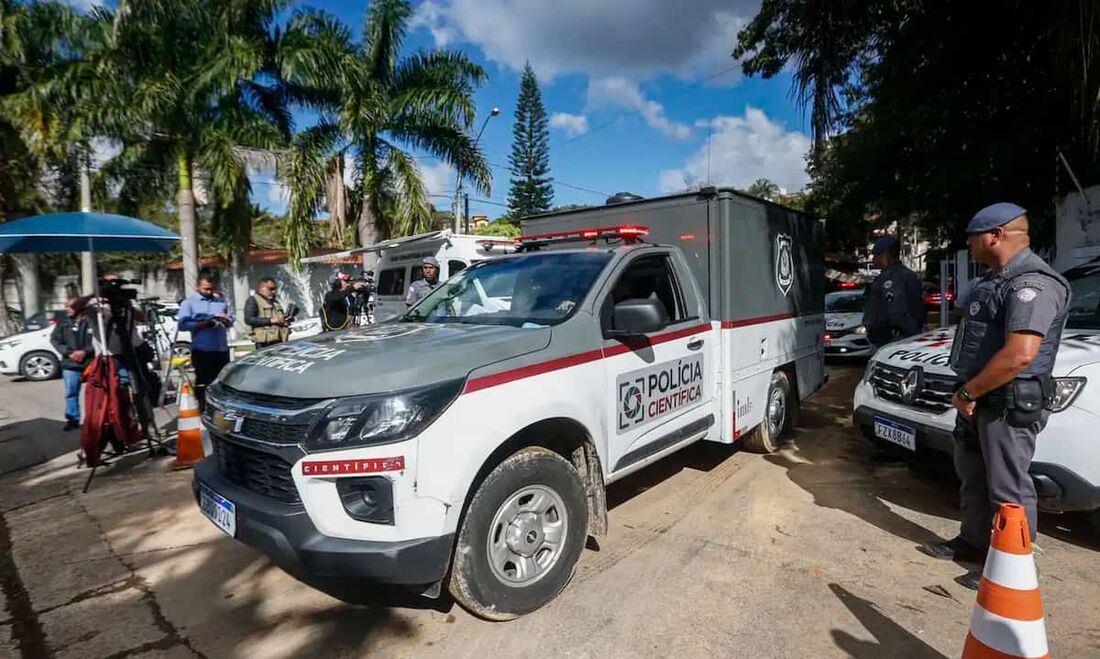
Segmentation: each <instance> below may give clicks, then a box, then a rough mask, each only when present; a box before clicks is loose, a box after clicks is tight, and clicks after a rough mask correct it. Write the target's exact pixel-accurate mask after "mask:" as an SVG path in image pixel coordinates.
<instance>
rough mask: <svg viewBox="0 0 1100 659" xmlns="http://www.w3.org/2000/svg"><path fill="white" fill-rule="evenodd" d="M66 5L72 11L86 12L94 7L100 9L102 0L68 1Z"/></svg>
mask: <svg viewBox="0 0 1100 659" xmlns="http://www.w3.org/2000/svg"><path fill="white" fill-rule="evenodd" d="M67 4H68V5H69V6H70V7H72V8H73V9H79V10H80V11H84V12H87V11H91V10H92V9H94V8H96V7H102V6H103V0H68V1H67Z"/></svg>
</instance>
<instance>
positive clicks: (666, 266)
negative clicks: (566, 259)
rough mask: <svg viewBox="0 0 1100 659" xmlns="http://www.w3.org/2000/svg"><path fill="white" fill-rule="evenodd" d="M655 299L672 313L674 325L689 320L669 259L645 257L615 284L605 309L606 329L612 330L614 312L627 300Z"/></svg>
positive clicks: (671, 319)
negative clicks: (616, 306) (615, 307)
mask: <svg viewBox="0 0 1100 659" xmlns="http://www.w3.org/2000/svg"><path fill="white" fill-rule="evenodd" d="M646 298H652V299H656V300H659V301H660V302H661V304H663V305H664V307H665V310H666V311H668V317H669V321H670V324H672V325H675V324H676V323H679V322H682V321H684V320H687V317H686V314H685V313H684V297H683V295H682V294H681V292H680V287H679V285H678V284H677V283H676V275H675V274H674V272H673V269H672V263H671V261H670V260H669V258H668V256H667V255H663V254H662V255H653V256H643V257H641V258H639V259H636V260H635V261H633V262H632V263H631V264H630V265H629V266H627V268H626V270H625V271H624V272H623V273H622V275H620V276H619V280H618V281H617V282H615V287H614V288H612V289H611V295H610V297H608V299H607V303H606V304H605V305H604V309H603V314H602V315H603V318H602V321H603V325H604V327H610V322H611V309H612V307H613V306H614V305H616V304H618V303H619V302H622V301H623V300H632V299H646Z"/></svg>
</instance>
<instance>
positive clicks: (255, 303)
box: [244, 277, 290, 350]
mask: <svg viewBox="0 0 1100 659" xmlns="http://www.w3.org/2000/svg"><path fill="white" fill-rule="evenodd" d="M278 286H279V285H278V284H277V283H276V282H275V280H274V279H273V278H271V277H264V278H263V279H261V280H260V283H259V284H258V285H257V286H256V292H255V293H253V294H252V296H251V297H249V298H248V299H247V300H245V303H244V323H245V325H248V333H249V336H251V337H252V341H253V342H254V343H255V344H256V349H257V350H259V349H260V348H266V347H268V346H271V345H275V344H276V343H283V342H284V341H286V339H287V336H288V335H289V332H290V330H289V329H288V328H287V322H286V312H285V311H284V310H283V305H282V304H280V303H279V300H278V299H277V298H276V297H275V293H276V292H277V290H278Z"/></svg>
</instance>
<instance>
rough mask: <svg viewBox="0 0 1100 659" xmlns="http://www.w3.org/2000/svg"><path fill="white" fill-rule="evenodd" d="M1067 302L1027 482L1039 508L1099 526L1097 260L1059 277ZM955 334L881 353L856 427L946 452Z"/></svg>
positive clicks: (867, 376)
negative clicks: (1047, 410) (1048, 408)
mask: <svg viewBox="0 0 1100 659" xmlns="http://www.w3.org/2000/svg"><path fill="white" fill-rule="evenodd" d="M1065 275H1066V278H1067V279H1068V280H1069V282H1070V286H1071V288H1072V290H1073V302H1072V307H1071V309H1070V313H1069V319H1068V321H1067V323H1066V329H1065V332H1064V333H1063V334H1062V344H1061V348H1060V349H1059V351H1058V358H1057V361H1056V362H1055V366H1054V373H1053V375H1054V378H1055V382H1056V384H1057V395H1056V398H1055V401H1054V408H1053V413H1052V414H1051V415H1050V420H1049V421H1048V422H1047V425H1046V428H1045V429H1044V430H1043V432H1042V433H1040V434H1039V438H1038V442H1037V445H1036V450H1035V458H1034V460H1033V461H1032V464H1031V476H1032V479H1033V480H1034V481H1035V488H1036V491H1037V492H1038V495H1039V508H1040V509H1041V510H1045V511H1049V512H1064V511H1089V512H1091V514H1092V520H1093V523H1094V525H1096V526H1097V528H1100V433H1097V430H1096V428H1097V427H1098V425H1100V259H1098V260H1095V261H1092V262H1090V263H1088V264H1086V265H1083V266H1079V267H1076V268H1073V269H1071V270H1069V271H1068V272H1066V273H1065ZM954 338H955V328H954V327H949V328H945V329H942V330H935V331H931V332H927V333H924V334H921V335H918V336H916V337H913V338H911V339H906V340H904V341H899V342H897V343H892V344H889V345H887V346H884V347H883V348H881V349H880V350H879V351H878V352H877V353H876V354H875V356H874V357H873V358H872V359H871V360H870V361H869V362H868V363H867V370H866V371H865V373H864V376H863V379H862V380H861V381H860V383H859V386H858V387H856V392H855V399H854V401H853V409H854V410H855V411H854V422H855V425H856V426H858V427H859V428H860V430H861V431H862V433H863V435H864V436H865V437H867V438H868V439H869V440H872V441H880V442H889V443H891V444H896V445H898V446H901V447H902V448H905V449H908V450H910V451H919V450H935V451H942V452H945V453H948V454H950V453H952V451H953V450H954V439H953V436H952V430H953V429H954V427H955V410H954V408H953V407H952V405H951V398H952V394H953V392H954V389H955V374H954V373H953V372H952V371H951V368H950V367H949V366H948V359H949V356H950V353H951V344H952V341H953V340H954Z"/></svg>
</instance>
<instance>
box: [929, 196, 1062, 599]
mask: <svg viewBox="0 0 1100 659" xmlns="http://www.w3.org/2000/svg"><path fill="white" fill-rule="evenodd" d="M1025 213H1026V211H1025V210H1024V209H1023V208H1020V207H1019V206H1017V205H1015V204H1008V203H999V204H993V205H992V206H988V207H986V208H983V209H982V210H980V211H978V214H977V215H975V216H974V219H972V220H971V221H970V224H969V225H967V227H966V232H967V234H968V237H967V242H968V244H969V246H970V253H971V254H972V255H973V257H974V259H975V260H976V261H978V262H979V263H981V264H983V265H985V266H987V267H988V268H989V270H988V271H987V272H986V274H985V275H983V276H982V277H979V278H978V279H976V280H975V281H974V282H973V283H972V284H971V289H970V291H969V293H968V294H967V296H966V299H965V300H963V302H962V304H961V305H960V309H961V311H962V314H963V320H962V322H961V323H960V325H959V327H958V330H957V331H956V334H955V340H954V345H953V346H952V351H951V367H952V368H953V369H954V371H955V374H956V376H957V377H958V388H957V390H956V392H955V397H954V405H955V409H956V410H957V412H958V415H957V421H956V425H955V471H956V472H957V473H958V476H959V479H960V480H961V481H962V487H961V488H960V490H959V498H960V505H961V508H962V527H961V529H960V532H959V535H958V537H956V538H954V539H952V540H948V541H947V542H938V543H928V544H926V545H924V550H925V551H926V552H927V553H929V554H930V555H932V556H934V557H936V558H942V559H948V560H957V561H968V562H975V563H982V562H983V561H984V560H985V554H986V553H987V551H988V548H989V540H990V530H991V528H992V526H993V516H994V514H995V513H996V511H997V509H998V508H999V507H1000V504H1001V503H1015V504H1019V505H1022V506H1023V507H1024V510H1025V511H1026V513H1027V521H1028V525H1029V526H1030V530H1031V539H1032V540H1034V539H1035V532H1036V529H1037V527H1038V519H1037V511H1036V494H1035V485H1034V483H1033V482H1032V480H1031V476H1030V475H1029V474H1028V468H1029V467H1030V465H1031V458H1032V456H1033V455H1034V454H1035V436H1036V435H1038V434H1039V432H1040V431H1041V430H1042V429H1043V427H1044V426H1045V425H1046V422H1047V417H1048V416H1049V415H1050V412H1049V411H1048V410H1047V407H1048V406H1049V402H1050V401H1051V400H1052V398H1053V395H1054V380H1053V378H1052V377H1051V372H1052V371H1053V369H1054V359H1055V357H1056V356H1057V354H1058V344H1059V343H1060V342H1061V338H1062V328H1063V327H1064V326H1065V322H1066V315H1067V314H1068V313H1069V302H1070V288H1069V284H1068V283H1067V282H1066V280H1065V279H1064V278H1063V277H1062V276H1061V275H1060V274H1058V273H1057V272H1056V271H1055V270H1054V269H1053V268H1051V267H1050V266H1049V265H1047V263H1046V262H1045V261H1043V260H1042V259H1041V258H1039V257H1038V256H1036V255H1035V253H1034V252H1032V251H1031V248H1030V247H1029V245H1030V239H1029V238H1028V221H1027V215H1026V214H1025ZM980 578H981V572H980V570H975V571H972V572H971V573H970V574H968V575H967V576H966V577H964V578H963V579H962V583H964V585H967V586H970V587H972V588H977V584H978V581H979V580H980Z"/></svg>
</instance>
